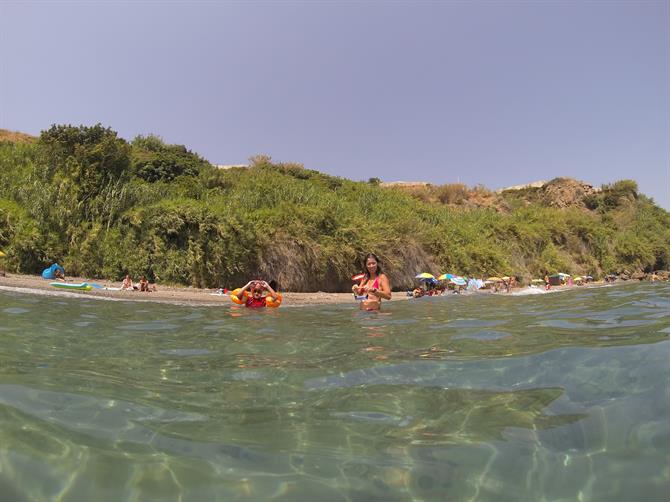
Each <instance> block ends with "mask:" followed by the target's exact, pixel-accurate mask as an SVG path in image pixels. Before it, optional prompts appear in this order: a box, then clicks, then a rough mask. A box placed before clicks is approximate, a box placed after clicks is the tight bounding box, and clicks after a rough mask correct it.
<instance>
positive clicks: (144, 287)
mask: <svg viewBox="0 0 670 502" xmlns="http://www.w3.org/2000/svg"><path fill="white" fill-rule="evenodd" d="M140 291H145V292H147V293H151V292H152V291H156V285H155V284H149V281H148V280H147V277H146V276H145V275H143V276H142V277H141V278H140Z"/></svg>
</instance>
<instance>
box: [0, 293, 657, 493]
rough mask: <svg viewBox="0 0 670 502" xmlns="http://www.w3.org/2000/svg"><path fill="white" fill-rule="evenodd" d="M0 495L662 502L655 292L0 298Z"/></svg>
mask: <svg viewBox="0 0 670 502" xmlns="http://www.w3.org/2000/svg"><path fill="white" fill-rule="evenodd" d="M0 321H1V322H0V340H1V341H2V343H1V344H0V425H1V427H0V500H12V501H14V500H17V501H21V500H30V501H39V500H63V501H79V500H110V501H111V500H113V501H119V500H175V501H177V500H180V501H184V500H244V499H246V500H320V501H329V500H389V501H393V500H398V501H402V500H492V501H493V500H495V501H501V500H502V501H504V500H510V501H519V500H529V501H530V500H532V501H535V500H603V501H605V500H607V501H612V500H622V501H624V500H635V499H639V500H645V501H648V500H666V497H667V494H668V493H670V386H669V385H668V383H669V382H670V378H669V377H670V363H669V362H668V361H669V360H670V341H668V337H669V336H670V286H669V285H668V284H635V285H625V286H617V287H605V288H596V289H574V290H572V291H567V292H562V293H555V294H546V295H532V296H518V297H515V296H504V295H500V296H495V295H490V296H474V297H465V296H463V297H458V296H454V297H449V298H427V299H421V300H408V301H407V302H397V303H393V304H385V305H384V311H383V312H381V313H363V312H360V311H358V310H356V309H355V306H354V305H346V306H327V307H306V308H280V309H276V310H267V311H246V310H245V309H243V308H239V307H234V306H225V307H186V306H172V305H163V304H146V303H143V304H141V305H140V304H134V303H125V302H109V301H100V300H94V299H90V298H87V297H86V296H84V295H78V296H76V297H74V298H64V297H41V296H33V295H22V294H18V293H15V292H12V293H8V292H2V291H0Z"/></svg>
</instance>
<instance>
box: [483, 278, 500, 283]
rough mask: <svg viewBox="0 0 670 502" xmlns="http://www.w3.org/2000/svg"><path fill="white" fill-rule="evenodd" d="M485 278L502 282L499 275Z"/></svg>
mask: <svg viewBox="0 0 670 502" xmlns="http://www.w3.org/2000/svg"><path fill="white" fill-rule="evenodd" d="M486 280H487V281H491V282H502V279H501V278H500V277H489V278H488V279H486Z"/></svg>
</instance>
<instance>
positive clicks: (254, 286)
mask: <svg viewBox="0 0 670 502" xmlns="http://www.w3.org/2000/svg"><path fill="white" fill-rule="evenodd" d="M264 291H267V292H268V294H267V295H266V296H263V292H264ZM232 295H233V296H235V297H236V298H237V300H238V301H237V302H235V303H239V304H240V305H241V304H242V303H244V305H245V306H246V307H249V308H260V307H269V306H275V304H276V303H277V302H279V303H281V300H279V298H281V297H280V296H279V293H277V292H276V291H275V290H274V289H273V288H272V287H271V286H270V285H269V284H268V283H267V282H265V281H249V282H247V284H246V285H245V286H244V287H243V288H239V289H236V290H235V291H233V292H232ZM231 299H232V297H231ZM268 300H269V302H268ZM276 306H279V305H278V304H277V305H276Z"/></svg>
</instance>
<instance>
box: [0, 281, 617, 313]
mask: <svg viewBox="0 0 670 502" xmlns="http://www.w3.org/2000/svg"><path fill="white" fill-rule="evenodd" d="M50 282H53V281H50V280H47V279H43V278H42V276H39V275H24V274H7V275H6V276H4V277H2V276H0V291H8V292H15V293H22V294H40V295H47V296H59V297H65V298H72V297H78V296H82V295H84V296H86V297H89V298H94V299H98V300H110V301H129V302H139V303H142V302H153V303H168V304H175V305H190V306H202V307H225V306H232V305H233V303H232V302H231V300H230V295H228V294H226V295H224V294H217V292H216V290H213V289H200V288H193V287H187V286H163V285H161V286H159V287H158V290H157V291H152V292H140V291H118V290H113V289H95V288H94V289H92V290H90V291H76V290H73V291H65V290H62V289H57V288H54V287H53V286H50V285H49V283H50ZM81 282H88V283H89V284H99V285H100V286H102V287H103V288H118V287H120V282H115V281H91V280H88V279H86V278H82V277H68V280H67V281H66V283H74V284H76V283H81ZM614 284H625V283H624V282H617V283H605V282H594V283H591V284H587V285H583V286H571V287H570V286H554V287H552V289H551V290H549V291H545V290H544V288H543V287H542V288H539V287H533V288H531V287H530V286H525V287H522V288H515V289H513V290H512V291H511V292H509V293H505V292H499V293H493V292H492V291H490V290H479V291H473V292H469V293H465V294H464V295H463V296H472V295H477V296H478V295H486V296H488V295H492V294H495V295H496V296H527V295H536V294H547V293H556V292H560V291H571V290H575V289H576V290H579V289H584V288H593V287H602V286H612V285H614ZM281 293H282V296H283V297H284V303H283V305H282V306H285V307H305V306H318V305H341V304H354V303H355V301H354V300H353V299H352V295H351V293H324V292H322V291H318V292H315V293H294V292H281ZM410 299H412V298H411V297H409V296H407V295H406V293H405V292H404V291H395V292H394V293H393V298H392V299H391V300H387V301H391V302H397V301H406V300H410Z"/></svg>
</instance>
